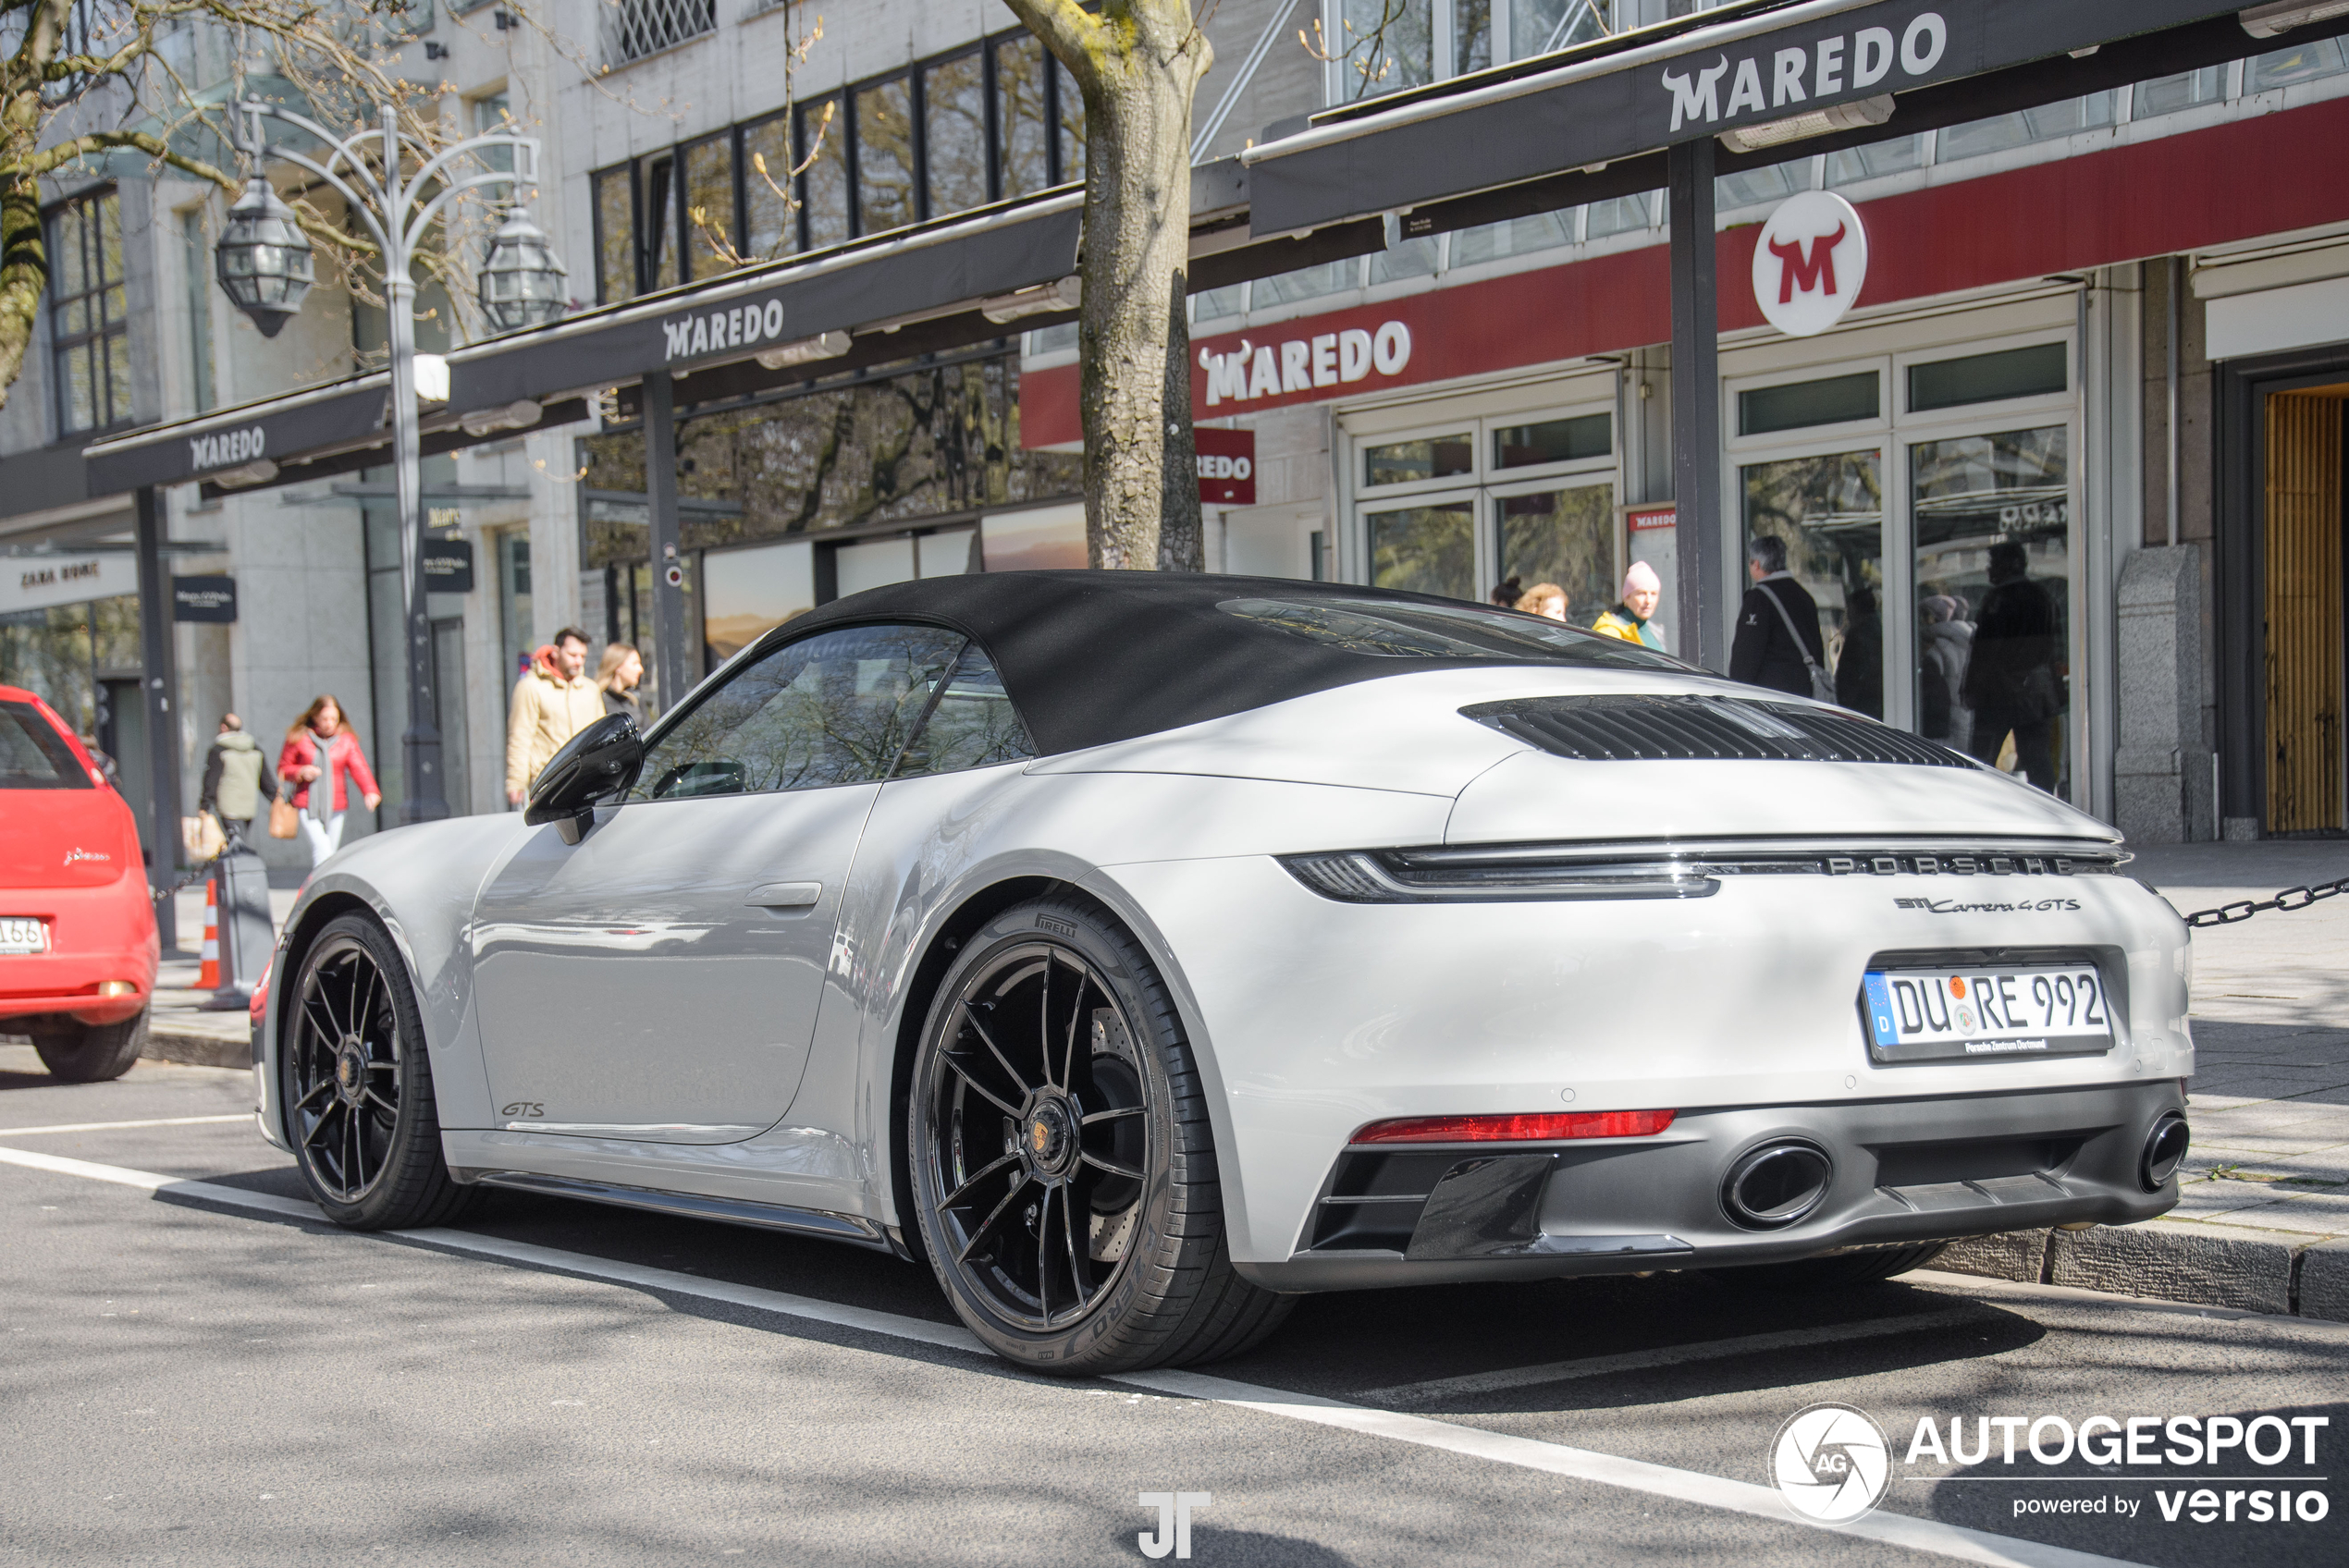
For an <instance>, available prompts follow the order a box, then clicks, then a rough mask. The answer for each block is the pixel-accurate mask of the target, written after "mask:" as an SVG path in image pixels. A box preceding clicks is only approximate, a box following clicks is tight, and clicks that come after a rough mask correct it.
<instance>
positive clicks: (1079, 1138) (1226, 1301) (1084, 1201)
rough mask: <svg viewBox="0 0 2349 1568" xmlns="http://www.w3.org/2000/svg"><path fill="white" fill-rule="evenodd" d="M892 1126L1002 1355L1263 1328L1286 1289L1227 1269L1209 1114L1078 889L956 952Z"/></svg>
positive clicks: (1187, 1064)
mask: <svg viewBox="0 0 2349 1568" xmlns="http://www.w3.org/2000/svg"><path fill="white" fill-rule="evenodd" d="M908 1133H909V1136H910V1140H911V1145H910V1146H911V1149H912V1152H913V1160H912V1169H913V1176H914V1182H915V1187H916V1193H915V1206H916V1210H917V1212H918V1218H919V1220H920V1226H921V1234H922V1240H923V1243H924V1244H925V1246H926V1247H927V1248H928V1250H929V1255H930V1259H931V1262H932V1265H933V1266H934V1267H935V1268H937V1270H938V1274H939V1279H940V1280H941V1283H942V1284H943V1285H944V1286H945V1287H946V1291H947V1293H948V1295H949V1297H950V1298H951V1299H952V1301H953V1305H954V1306H955V1309H956V1311H957V1312H958V1313H959V1314H960V1315H961V1316H962V1317H963V1319H964V1321H965V1322H966V1323H968V1324H969V1325H970V1327H971V1328H972V1329H973V1330H974V1331H975V1332H977V1333H978V1335H979V1336H980V1337H981V1338H982V1339H984V1340H986V1341H988V1342H989V1343H990V1345H992V1346H993V1347H994V1348H995V1349H996V1350H997V1351H999V1352H1000V1353H1002V1354H1004V1355H1005V1356H1006V1357H1007V1358H1009V1359H1012V1360H1015V1361H1017V1362H1020V1363H1022V1364H1023V1365H1028V1366H1036V1367H1037V1368H1039V1370H1053V1371H1066V1372H1071V1373H1091V1372H1103V1371H1112V1370H1115V1369H1118V1368H1120V1367H1130V1366H1146V1365H1162V1364H1165V1363H1168V1362H1173V1361H1194V1360H1205V1359H1209V1358H1211V1357H1212V1356H1217V1355H1227V1354H1235V1353H1236V1351H1238V1350H1240V1349H1244V1348H1246V1346H1247V1345H1248V1344H1251V1343H1254V1342H1255V1341H1257V1340H1259V1339H1261V1338H1262V1337H1263V1335H1264V1334H1267V1333H1269V1332H1271V1330H1272V1329H1273V1328H1274V1327H1276V1326H1277V1324H1278V1322H1279V1320H1280V1318H1281V1317H1282V1316H1284V1315H1285V1307H1286V1305H1287V1302H1286V1299H1285V1298H1283V1297H1279V1296H1274V1295H1273V1294H1271V1293H1270V1292H1263V1291H1259V1290H1257V1289H1256V1288H1255V1287H1253V1286H1250V1285H1248V1283H1247V1282H1246V1281H1245V1280H1241V1279H1240V1278H1239V1277H1238V1276H1237V1275H1236V1273H1234V1272H1233V1271H1232V1269H1231V1266H1230V1262H1229V1257H1228V1251H1227V1249H1226V1247H1225V1246H1224V1233H1223V1226H1222V1207H1221V1195H1220V1189H1219V1187H1218V1185H1217V1183H1216V1181H1215V1176H1214V1169H1215V1168H1214V1152H1213V1145H1212V1138H1211V1133H1209V1130H1208V1126H1207V1116H1206V1109H1205V1106H1204V1103H1203V1100H1202V1098H1201V1094H1200V1090H1199V1084H1198V1077H1197V1072H1196V1069H1195V1068H1194V1067H1193V1066H1192V1064H1191V1061H1190V1057H1189V1052H1188V1049H1187V1047H1186V1046H1185V1044H1184V1042H1183V1039H1182V1035H1181V1032H1180V1029H1179V1026H1178V1025H1177V1024H1176V1023H1175V1015H1174V1009H1173V1007H1172V1006H1171V1004H1170V1003H1169V1002H1168V1000H1167V998H1166V994H1165V990H1164V987H1163V986H1162V985H1161V984H1160V982H1159V980H1158V977H1157V975H1156V974H1155V973H1154V972H1153V971H1152V970H1151V969H1150V965H1149V962H1148V961H1147V959H1146V958H1145V957H1144V956H1143V954H1142V952H1141V950H1140V949H1139V948H1138V946H1137V945H1136V944H1135V943H1134V941H1133V939H1132V938H1131V937H1129V936H1128V935H1127V934H1126V933H1125V931H1124V930H1123V929H1122V928H1120V927H1118V926H1117V925H1114V923H1113V922H1111V921H1109V920H1108V919H1107V918H1105V917H1104V916H1103V915H1102V914H1101V913H1100V912H1099V911H1098V910H1096V909H1095V908H1093V907H1092V906H1090V905H1088V904H1085V903H1080V902H1077V901H1076V900H1052V901H1051V902H1039V903H1037V904H1030V905H1023V906H1020V907H1019V908H1017V909H1015V910H1012V911H1009V912H1007V913H1004V914H1003V915H1001V916H998V917H997V918H996V919H995V920H994V921H992V922H990V924H989V925H988V926H987V927H986V928H985V929H984V930H982V931H980V932H979V933H978V935H977V936H975V937H973V938H972V939H971V940H970V941H969V942H968V943H967V944H966V945H965V948H964V949H963V954H962V957H961V958H960V960H959V961H958V962H956V963H955V964H954V966H953V968H952V969H951V970H950V971H949V972H948V974H947V976H946V978H945V981H944V983H943V984H942V986H941V988H940V991H939V994H938V996H937V998H936V1000H935V1002H934V1004H933V1006H932V1008H931V1011H930V1016H929V1027H928V1029H927V1030H926V1031H925V1035H924V1038H923V1044H922V1049H921V1053H920V1056H919V1058H918V1059H917V1060H916V1067H915V1075H914V1083H913V1088H912V1104H911V1107H910V1117H909V1127H908Z"/></svg>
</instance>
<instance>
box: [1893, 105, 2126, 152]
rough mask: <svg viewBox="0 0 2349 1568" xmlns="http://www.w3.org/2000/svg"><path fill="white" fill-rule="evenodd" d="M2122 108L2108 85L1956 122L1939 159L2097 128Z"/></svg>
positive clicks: (1948, 131)
mask: <svg viewBox="0 0 2349 1568" xmlns="http://www.w3.org/2000/svg"><path fill="white" fill-rule="evenodd" d="M2119 107H2120V104H2119V103H2118V102H2117V100H2116V98H2115V96H2114V94H2113V92H2112V91H2111V90H2110V89H2109V88H2108V89H2106V90H2105V91H2104V92H2091V93H2089V94H2088V95H2087V96H2086V97H2085V98H2067V99H2065V100H2063V101H2062V102H2061V103H2060V104H2041V105H2040V106H2039V107H2037V108H2035V109H2020V110H2017V111H2016V112H2015V113H2013V114H2011V115H1994V116H1991V117H1990V118H1988V119H1986V120H1974V121H1971V122H1969V123H1967V124H1965V125H1953V126H1951V127H1949V129H1946V130H1944V131H1942V132H1941V145H1940V151H1939V152H1938V153H1937V154H1936V161H1937V162H1939V163H1945V164H1946V163H1949V162H1950V161H1952V160H1953V159H1957V158H1979V157H1983V156H1985V155H1986V154H1988V153H2003V152H2005V151H2006V150H2007V149H2008V148H2010V147H2025V146H2028V145H2030V144H2031V143H2032V142H2034V141H2054V140H2055V139H2056V138H2057V137H2059V136H2072V135H2075V134H2077V133H2078V132H2080V131H2084V130H2094V129H2097V128H2099V127H2102V126H2109V125H2110V124H2112V123H2113V120H2114V119H2115V118H2116V117H2117V112H2118V110H2119ZM2142 112H2143V111H2142V110H2140V111H2139V113H2142Z"/></svg>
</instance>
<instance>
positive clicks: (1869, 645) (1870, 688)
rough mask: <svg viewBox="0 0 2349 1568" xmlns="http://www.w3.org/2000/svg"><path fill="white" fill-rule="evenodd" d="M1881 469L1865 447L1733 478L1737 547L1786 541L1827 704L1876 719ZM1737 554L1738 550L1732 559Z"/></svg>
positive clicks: (1765, 465)
mask: <svg viewBox="0 0 2349 1568" xmlns="http://www.w3.org/2000/svg"><path fill="white" fill-rule="evenodd" d="M1871 374H1873V373H1871ZM1882 469H1883V465H1882V459H1881V456H1880V454H1878V453H1877V452H1876V451H1875V450H1873V449H1871V450H1868V451H1860V452H1831V453H1826V454H1825V455H1822V456H1819V457H1812V458H1789V459H1781V460H1778V461H1776V462H1762V463H1752V464H1748V465H1747V466H1746V467H1744V468H1742V469H1740V471H1739V477H1740V492H1741V494H1742V496H1743V501H1744V514H1745V534H1744V538H1745V540H1747V541H1751V540H1753V539H1755V538H1759V537H1764V536H1767V537H1770V538H1776V539H1782V540H1784V541H1785V542H1786V557H1787V570H1789V571H1791V572H1793V573H1794V577H1795V581H1796V582H1800V583H1802V586H1803V588H1804V589H1805V590H1806V591H1807V592H1808V593H1809V594H1810V595H1811V597H1812V598H1813V599H1814V600H1815V601H1817V603H1818V606H1819V631H1820V633H1821V634H1822V636H1823V637H1824V638H1825V640H1826V655H1827V669H1828V671H1829V672H1830V673H1832V674H1833V675H1834V677H1835V683H1836V698H1837V700H1838V701H1839V702H1840V703H1842V704H1843V705H1844V706H1846V707H1848V708H1851V709H1852V710H1854V711H1855V712H1859V713H1864V714H1867V715H1869V716H1871V717H1876V718H1881V717H1884V617H1883V602H1884V600H1883V595H1884V483H1883V472H1882ZM1743 554H1744V552H1743V548H1742V545H1741V546H1740V552H1739V555H1740V560H1742V558H1743Z"/></svg>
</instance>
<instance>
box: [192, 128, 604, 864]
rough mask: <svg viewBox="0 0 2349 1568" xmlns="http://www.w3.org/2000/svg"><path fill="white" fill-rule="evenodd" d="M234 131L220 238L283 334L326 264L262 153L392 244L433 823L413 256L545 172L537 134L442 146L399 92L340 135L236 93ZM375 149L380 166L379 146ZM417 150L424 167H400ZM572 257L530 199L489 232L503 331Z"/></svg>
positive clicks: (551, 293) (417, 657)
mask: <svg viewBox="0 0 2349 1568" xmlns="http://www.w3.org/2000/svg"><path fill="white" fill-rule="evenodd" d="M234 116H235V117H234V121H233V122H232V140H233V141H235V144H236V147H237V151H238V152H240V153H242V154H244V155H245V156H246V157H247V158H249V159H251V160H252V163H253V178H252V185H251V187H250V188H249V189H248V190H246V192H245V194H244V195H243V196H242V197H240V198H239V200H238V201H237V202H236V204H235V205H234V206H232V207H230V208H229V209H228V226H227V227H226V228H225V229H224V230H223V231H222V234H221V237H220V243H219V246H218V247H217V250H216V251H215V263H216V267H217V271H218V275H219V278H220V286H221V288H224V289H225V290H227V291H228V298H229V299H231V300H234V301H236V304H237V308H238V309H239V310H241V311H243V312H245V314H246V315H248V316H250V317H252V321H253V324H254V325H257V326H259V327H260V328H261V330H262V332H263V334H264V336H266V337H276V336H277V329H278V328H279V327H281V326H283V325H285V324H286V322H287V321H288V320H289V319H290V318H291V317H292V316H293V315H294V314H295V313H296V312H299V311H300V310H301V301H302V298H303V296H304V295H306V294H307V293H309V291H310V288H311V284H312V282H313V280H314V263H313V259H312V255H311V249H310V241H309V239H308V238H307V237H306V236H304V235H303V234H302V232H301V226H300V224H299V223H298V222H297V221H296V219H295V217H294V214H293V212H292V210H291V209H290V208H289V207H287V206H286V204H285V203H284V202H281V201H279V200H278V199H277V193H276V192H275V191H273V190H271V189H270V187H269V182H268V179H267V178H266V177H265V176H264V174H263V173H262V172H261V169H262V166H263V165H265V164H267V163H268V162H269V161H271V160H273V159H274V160H277V161H278V162H282V163H288V164H292V165H295V166H296V167H298V168H301V169H305V170H307V171H309V172H310V173H311V174H313V175H315V176H316V177H317V178H320V179H322V180H324V181H326V183H327V184H328V185H330V186H332V187H333V188H334V189H335V190H337V191H338V192H339V193H340V194H341V196H342V198H343V200H344V201H346V202H349V203H350V205H351V211H352V212H354V213H356V214H358V215H359V218H360V221H361V222H363V223H364V224H365V225H366V227H367V232H368V233H369V234H370V235H372V236H373V237H374V239H375V243H376V244H377V245H378V246H380V247H381V248H382V255H383V274H384V310H385V316H386V318H387V320H386V328H387V337H388V338H389V347H390V350H391V427H392V437H391V439H392V474H393V479H392V489H393V493H394V495H395V496H397V505H398V507H399V508H400V586H401V589H402V590H403V593H404V595H405V604H406V611H407V615H406V619H407V642H408V727H407V729H405V730H403V731H402V732H401V734H400V760H401V764H402V767H403V772H404V774H405V778H406V787H405V790H404V791H403V799H402V800H401V801H400V821H401V822H403V823H407V822H429V821H433V820H436V819H437V818H440V817H444V816H447V815H449V802H448V798H447V796H446V794H445V793H444V790H443V786H442V782H441V736H440V726H439V724H438V722H437V713H438V704H437V703H436V701H435V694H434V690H433V686H434V681H433V668H432V663H433V661H432V620H431V612H430V607H429V604H428V601H427V600H426V598H425V592H426V590H425V584H424V561H423V555H424V508H423V504H422V494H421V492H422V491H423V488H424V480H423V473H422V466H423V461H424V455H423V443H422V437H421V435H420V434H419V431H418V426H417V410H416V327H415V299H416V283H415V279H414V278H413V277H412V276H410V273H409V268H410V265H411V263H412V262H413V261H414V259H415V255H416V251H417V250H418V249H419V247H420V245H421V243H422V241H423V239H424V233H425V231H426V229H427V228H428V227H430V225H431V223H432V221H433V219H434V218H435V217H437V216H438V215H439V214H440V211H441V208H442V207H443V206H444V205H445V204H447V203H448V202H449V201H450V200H451V199H452V198H454V197H456V196H458V195H461V193H463V192H464V191H467V190H475V189H477V188H480V187H484V186H490V185H504V186H507V187H509V188H510V189H512V190H521V189H522V188H523V187H525V186H535V185H536V184H537V181H538V142H537V141H536V139H535V138H534V137H528V136H521V135H517V134H515V133H513V132H511V131H486V132H484V133H483V134H482V135H479V136H473V137H468V138H467V139H466V140H464V141H459V142H456V143H453V144H452V145H449V146H448V147H444V148H442V149H441V150H440V151H439V152H437V153H435V152H433V150H432V149H431V148H430V147H429V146H427V145H425V144H424V142H422V141H419V140H418V139H416V138H414V137H412V136H409V135H407V134H406V133H404V132H402V131H401V130H400V116H399V111H398V110H397V109H395V108H394V107H392V106H391V105H389V104H386V105H385V106H384V110H383V121H382V124H381V126H380V127H365V128H362V129H358V130H354V131H352V132H351V134H350V135H349V136H341V137H338V136H337V135H335V133H334V132H332V131H330V130H328V129H326V127H324V126H322V125H320V124H318V123H317V122H316V121H314V120H312V119H310V118H308V117H307V116H302V115H299V114H295V113H293V112H292V111H291V110H289V109H282V108H279V107H277V105H275V104H264V103H261V102H258V101H256V100H252V99H246V100H244V101H242V102H240V103H239V104H237V105H236V108H235V111H234ZM264 118H267V119H275V120H280V121H283V122H284V123H286V124H288V125H290V126H292V127H294V128H295V129H299V130H301V131H303V132H305V133H306V134H308V135H309V136H312V137H314V138H316V139H317V140H318V141H320V142H322V143H324V144H325V146H326V150H327V151H326V156H325V158H324V160H323V161H321V160H319V159H315V158H312V157H310V156H308V155H307V154H305V153H301V152H299V151H297V150H295V149H293V148H290V147H285V146H281V145H279V144H277V143H276V142H273V141H269V140H268V139H267V137H266V135H265V134H264V131H263V129H262V121H263V120H264ZM492 148H507V149H510V150H511V153H512V162H513V167H512V168H510V169H496V168H488V169H483V170H481V171H479V172H475V173H470V174H460V173H458V172H457V169H458V165H459V163H460V161H461V159H463V158H465V157H466V156H467V155H469V154H472V153H481V152H486V151H487V150H489V149H492ZM371 153H372V154H374V157H375V165H374V166H370V162H369V154H371ZM411 158H413V159H414V160H415V161H416V168H415V171H414V172H413V173H412V174H403V172H402V166H403V165H405V164H406V163H407V162H408V161H409V160H410V159H411ZM563 293H564V288H563V266H562V263H561V262H560V261H558V260H557V259H556V258H555V253H554V251H553V250H552V249H551V248H550V247H549V246H548V245H547V237H546V236H545V235H544V234H542V233H541V232H540V231H539V230H538V228H537V227H536V226H535V225H534V224H532V223H531V222H530V220H529V217H528V215H527V214H526V213H525V212H524V211H523V209H522V208H521V207H519V206H517V207H516V208H515V209H514V211H513V212H512V213H511V214H509V216H508V217H507V219H506V221H505V222H504V224H503V225H502V226H501V227H499V228H498V233H497V235H496V236H495V237H494V239H492V241H491V244H490V249H489V254H488V256H487V258H486V261H485V263H484V265H483V270H482V278H481V300H482V305H483V308H484V309H485V310H486V312H488V314H489V318H490V320H491V321H492V322H493V323H495V324H496V325H497V326H498V328H499V330H501V331H505V330H511V329H513V328H515V327H521V326H533V325H537V324H539V323H541V322H546V321H551V320H553V319H554V318H555V317H557V316H559V315H560V314H561V313H562V312H563V309H564V298H563Z"/></svg>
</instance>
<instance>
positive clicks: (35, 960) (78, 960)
mask: <svg viewBox="0 0 2349 1568" xmlns="http://www.w3.org/2000/svg"><path fill="white" fill-rule="evenodd" d="M0 913H7V914H21V915H33V916H37V917H38V918H40V919H42V920H44V921H46V922H47V923H48V926H49V950H48V951H47V952H45V953H35V954H22V953H10V954H6V955H4V956H0V1021H7V1022H11V1023H15V1022H18V1021H21V1020H25V1019H29V1018H36V1017H41V1016H44V1015H62V1016H64V1017H68V1018H70V1019H72V1020H73V1021H74V1022H75V1023H121V1022H122V1021H123V1020H124V1019H126V1018H134V1017H136V1016H137V1015H138V1013H139V1011H140V1010H141V1008H143V1007H145V1006H146V1005H147V1001H148V998H149V997H150V996H151V995H152V994H153V993H154V985H155V966H156V963H157V962H158V961H159V960H160V959H161V957H162V951H161V949H160V947H159V945H158V943H157V941H156V937H155V914H154V903H153V901H152V900H150V898H149V896H148V892H147V883H146V879H145V877H143V876H135V875H126V876H121V877H118V878H117V879H116V880H115V881H113V882H111V883H108V884H105V886H102V887H96V888H30V889H26V890H23V891H17V890H11V889H6V888H0ZM109 980H128V981H129V982H130V984H131V985H132V986H134V987H136V989H134V990H132V991H131V992H130V993H129V994H128V995H126V996H119V997H105V998H101V997H100V996H99V995H98V987H99V986H102V985H104V984H105V982H107V981H109Z"/></svg>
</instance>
